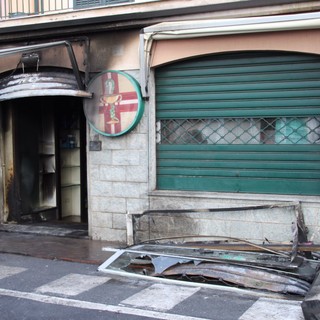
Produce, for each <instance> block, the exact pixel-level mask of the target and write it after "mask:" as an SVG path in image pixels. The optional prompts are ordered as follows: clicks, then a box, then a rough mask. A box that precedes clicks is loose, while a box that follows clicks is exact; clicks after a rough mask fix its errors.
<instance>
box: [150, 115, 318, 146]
mask: <svg viewBox="0 0 320 320" xmlns="http://www.w3.org/2000/svg"><path fill="white" fill-rule="evenodd" d="M156 130H157V135H156V137H157V143H158V144H174V145H176V144H179V145H188V144H227V145H234V144H244V145H247V144H307V145H309V144H319V143H320V118H319V117H278V118H213V119H170V120H161V121H158V122H157V128H156Z"/></svg>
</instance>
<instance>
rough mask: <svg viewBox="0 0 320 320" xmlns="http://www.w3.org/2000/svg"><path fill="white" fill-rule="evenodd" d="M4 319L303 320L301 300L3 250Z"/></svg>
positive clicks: (0, 293)
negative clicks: (138, 276) (134, 276)
mask: <svg viewBox="0 0 320 320" xmlns="http://www.w3.org/2000/svg"><path fill="white" fill-rule="evenodd" d="M0 315H1V319H2V320H9V319H10V320H29V319H30V320H35V319H37V320H55V319H56V320H58V319H59V320H61V319H68V320H73V319H74V320H87V319H92V320H95V319H104V320H105V319H119V320H120V319H132V320H136V319H137V320H138V319H141V320H142V319H172V320H192V319H193V320H200V319H210V320H264V319H265V320H270V319H277V320H282V319H283V320H287V319H290V320H302V319H304V318H303V315H302V311H301V307H300V302H299V301H285V300H282V299H274V298H273V297H266V296H262V295H256V294H250V293H248V292H247V291H240V290H233V291H232V290H231V291H230V290H221V289H217V288H202V287H197V286H186V285H180V284H179V285H177V284H171V283H160V282H156V281H149V280H141V279H139V280H137V279H132V278H127V277H120V276H114V275H108V274H105V273H101V272H98V271H97V266H95V265H89V264H80V263H73V262H65V261H58V260H46V259H38V258H32V257H26V256H21V255H11V254H0Z"/></svg>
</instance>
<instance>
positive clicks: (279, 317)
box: [239, 298, 304, 320]
mask: <svg viewBox="0 0 320 320" xmlns="http://www.w3.org/2000/svg"><path fill="white" fill-rule="evenodd" d="M300 304H301V303H300V302H299V301H284V300H276V299H265V298H260V299H259V300H258V301H257V302H255V303H254V304H253V305H252V306H251V307H250V308H249V309H248V310H247V311H246V312H245V313H244V314H243V315H242V316H241V317H240V318H239V320H287V319H290V320H304V316H303V313H302V309H301V306H300Z"/></svg>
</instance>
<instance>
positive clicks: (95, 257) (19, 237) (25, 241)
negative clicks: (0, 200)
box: [0, 225, 116, 265]
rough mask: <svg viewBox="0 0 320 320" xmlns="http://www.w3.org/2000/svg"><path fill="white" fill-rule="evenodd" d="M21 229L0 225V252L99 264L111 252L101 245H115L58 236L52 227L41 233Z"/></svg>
mask: <svg viewBox="0 0 320 320" xmlns="http://www.w3.org/2000/svg"><path fill="white" fill-rule="evenodd" d="M23 230H24V229H23V228H22V229H21V227H18V226H17V227H16V228H13V227H6V225H0V252H1V253H12V254H20V255H26V256H32V257H37V258H44V259H57V260H65V261H73V262H80V263H88V264H96V265H99V264H101V263H103V262H104V261H105V260H106V259H108V258H109V257H110V256H111V255H112V253H110V252H106V251H102V248H104V247H114V248H116V246H115V244H113V243H110V242H107V241H98V240H90V239H89V238H88V237H79V238H77V237H67V236H61V235H60V236H58V235H55V232H56V231H54V228H52V232H50V229H48V228H46V230H45V232H44V233H43V232H41V231H39V229H36V228H35V229H34V232H32V231H33V230H30V229H29V230H28V232H24V231H23Z"/></svg>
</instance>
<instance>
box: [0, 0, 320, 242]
mask: <svg viewBox="0 0 320 320" xmlns="http://www.w3.org/2000/svg"><path fill="white" fill-rule="evenodd" d="M98 2H99V3H98ZM28 3H29V1H28ZM1 8H2V10H1V11H0V16H1V17H2V20H1V22H0V72H1V74H0V101H1V102H0V106H1V124H2V127H1V146H2V147H1V159H2V166H1V168H2V171H1V175H2V177H1V178H2V181H3V184H2V186H1V190H0V192H1V194H3V198H2V210H1V222H2V223H9V222H11V221H14V222H18V223H19V222H21V221H24V220H26V219H31V220H32V219H34V220H37V221H38V220H39V219H40V220H50V219H60V220H68V219H69V220H71V221H77V222H83V223H88V231H89V235H90V236H91V237H92V238H93V239H101V240H109V241H115V242H119V243H127V242H130V241H128V237H131V236H132V234H133V233H134V234H135V235H137V237H136V240H138V241H139V240H145V239H149V238H156V237H173V236H177V235H185V236H192V235H193V236H208V237H211V236H218V237H224V236H225V237H237V238H242V239H243V238H244V239H247V240H252V241H258V242H261V241H265V239H266V238H267V239H268V240H270V241H276V242H284V241H290V239H291V237H292V234H291V226H292V223H293V222H294V221H295V220H296V216H297V210H296V208H297V204H298V205H299V208H301V210H302V212H303V215H304V221H305V224H306V226H307V228H308V237H309V240H312V241H316V242H317V241H319V240H320V233H319V230H320V223H319V221H320V201H319V200H320V198H319V194H320V172H319V168H320V167H319V164H320V146H319V141H320V140H319V139H320V138H319V134H320V90H319V89H320V81H319V77H320V56H319V54H320V46H319V44H318V41H317V39H318V36H319V34H320V30H319V28H320V13H319V8H320V3H319V1H294V2H292V1H276V2H269V3H268V4H265V3H264V2H263V1H257V0H256V1H254V0H252V1H223V0H222V1H201V0H199V1H180V0H172V1H166V0H162V1H137V0H136V1H105V2H101V1H97V2H96V1H66V2H63V1H61V3H60V4H59V5H57V4H56V3H55V6H54V5H53V6H52V8H51V7H50V6H49V7H43V6H41V3H40V2H38V1H35V3H34V4H33V6H30V5H29V6H28V5H27V2H26V3H24V1H2V2H1ZM4 9H6V10H4ZM219 208H221V210H220V211H219ZM208 209H214V210H211V211H210V210H208ZM228 209H231V210H228ZM189 211H190V212H189ZM144 212H146V215H145V216H143V217H141V219H140V220H135V219H132V214H142V213H144ZM150 212H152V215H148V213H150ZM157 212H158V214H157ZM133 220H134V221H135V224H134V226H133V229H134V230H131V227H132V225H131V224H132V221H133Z"/></svg>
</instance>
